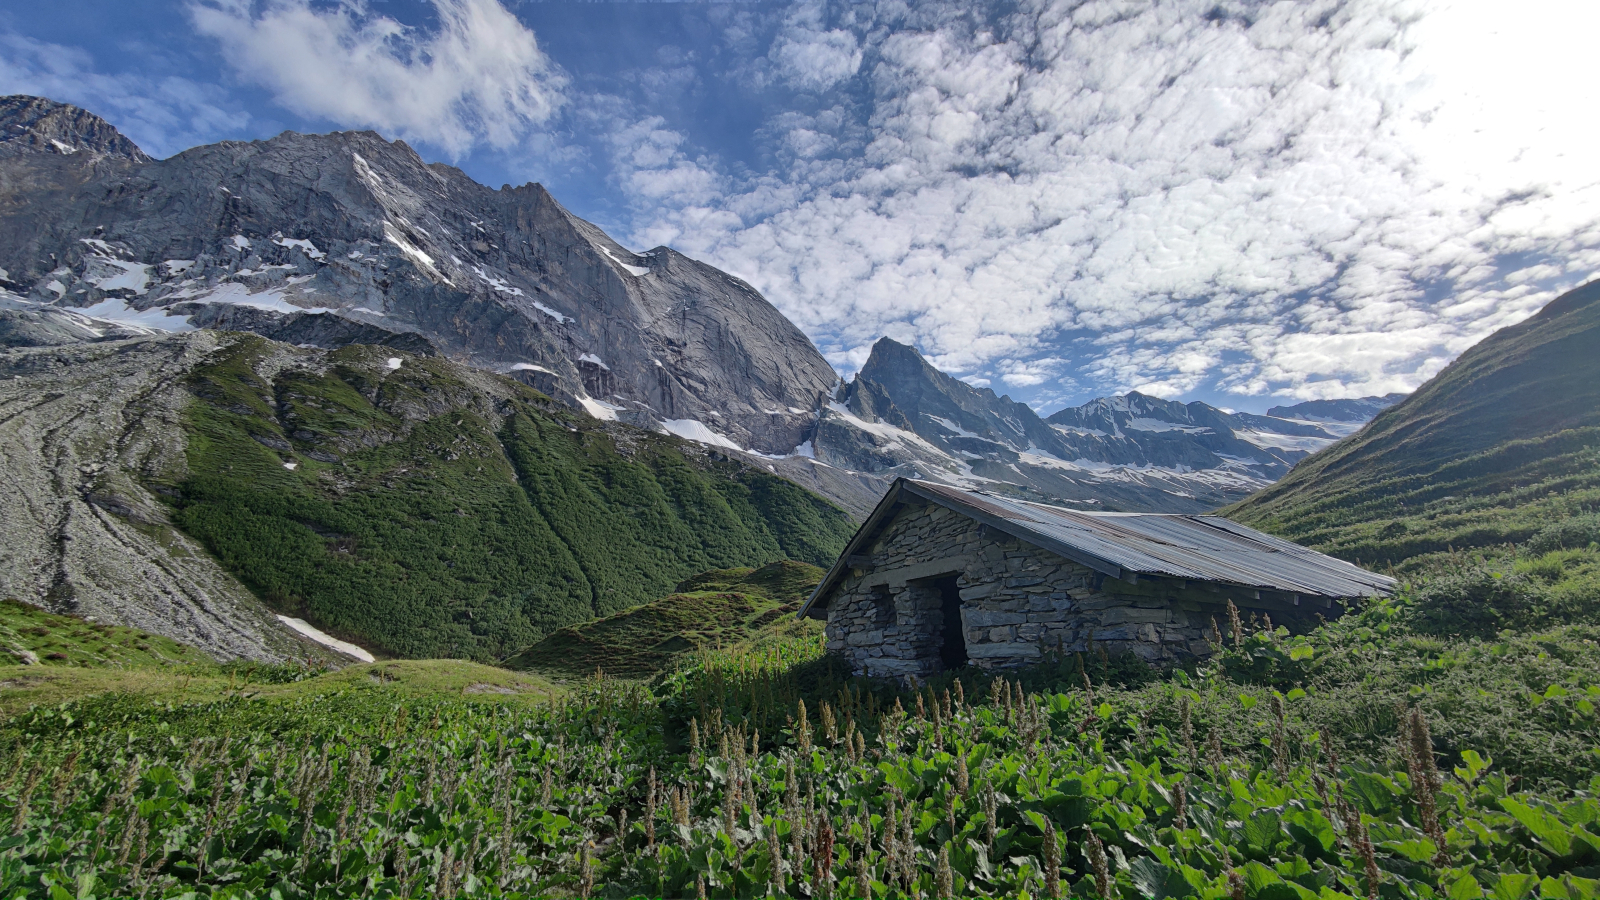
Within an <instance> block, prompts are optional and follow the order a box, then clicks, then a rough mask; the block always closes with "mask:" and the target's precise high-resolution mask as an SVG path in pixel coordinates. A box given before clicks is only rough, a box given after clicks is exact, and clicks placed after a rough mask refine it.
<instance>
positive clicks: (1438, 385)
mask: <svg viewBox="0 0 1600 900" xmlns="http://www.w3.org/2000/svg"><path fill="white" fill-rule="evenodd" d="M1597 348H1600V282H1590V283H1589V284H1586V285H1584V286H1582V287H1579V288H1576V289H1574V290H1572V291H1569V292H1567V293H1566V294H1563V295H1562V296H1560V297H1558V298H1556V299H1555V300H1553V301H1551V302H1550V303H1549V304H1548V305H1546V306H1545V307H1544V309H1542V310H1540V311H1539V312H1538V313H1535V314H1534V315H1533V316H1531V317H1530V318H1528V319H1526V320H1524V321H1523V322H1520V323H1518V324H1516V325H1510V326H1507V327H1505V328H1502V329H1500V330H1499V331H1496V332H1495V333H1493V334H1491V335H1490V336H1489V337H1487V338H1485V339H1484V340H1482V341H1481V342H1479V343H1478V344H1476V345H1475V346H1473V347H1471V348H1469V349H1468V350H1467V351H1466V352H1464V353H1462V354H1461V356H1459V357H1457V358H1456V359H1455V360H1454V361H1453V362H1451V363H1450V364H1449V365H1448V366H1446V367H1445V368H1444V370H1443V371H1441V372H1440V373H1439V374H1438V375H1436V376H1434V377H1433V378H1432V379H1430V380H1429V381H1428V382H1427V383H1426V384H1424V385H1423V386H1422V387H1420V388H1418V389H1417V391H1416V392H1415V393H1413V394H1412V395H1411V396H1410V397H1408V398H1407V399H1406V400H1404V401H1402V402H1401V403H1399V404H1396V405H1394V406H1392V407H1390V408H1388V409H1386V410H1384V411H1383V412H1381V413H1379V414H1378V416H1377V417H1376V418H1374V419H1373V420H1372V421H1371V422H1369V423H1368V424H1367V425H1366V426H1365V427H1363V428H1362V429H1361V430H1360V431H1358V432H1357V433H1355V434H1354V435H1352V436H1351V437H1349V438H1348V439H1346V440H1345V441H1343V442H1341V443H1339V444H1337V445H1335V446H1333V447H1330V448H1328V449H1327V450H1325V451H1323V452H1322V453H1318V454H1316V455H1315V456H1313V457H1311V458H1309V459H1307V460H1305V461H1303V462H1302V463H1301V464H1300V465H1298V466H1296V467H1295V469H1294V471H1293V472H1291V473H1289V475H1288V476H1287V477H1285V478H1284V479H1283V480H1281V481H1279V482H1278V483H1276V484H1274V485H1272V486H1271V487H1268V488H1266V489H1265V490H1263V491H1261V492H1260V493H1258V494H1255V495H1253V496H1251V497H1250V498H1248V499H1246V500H1244V501H1241V502H1240V503H1238V504H1236V505H1234V506H1231V507H1229V508H1228V509H1226V510H1223V512H1224V513H1225V514H1227V515H1229V516H1231V517H1234V518H1237V519H1238V520H1239V521H1241V522H1244V523H1245V524H1249V525H1253V526H1256V527H1261V528H1264V529H1266V530H1271V531H1274V532H1275V533H1279V534H1283V535H1285V536H1288V537H1291V538H1292V539H1295V540H1297V541H1301V542H1302V543H1308V544H1310V545H1312V546H1315V547H1318V548H1319V549H1324V550H1325V551H1327V552H1332V553H1336V554H1338V555H1342V556H1345V557H1346V558H1364V559H1368V560H1373V559H1404V558H1407V557H1411V556H1416V555H1419V554H1423V553H1428V552H1439V551H1448V550H1450V549H1462V548H1473V547H1485V546H1491V545H1495V544H1502V543H1514V542H1518V541H1521V540H1525V539H1526V538H1528V537H1529V536H1531V535H1533V534H1535V533H1537V532H1538V531H1539V530H1540V529H1541V528H1543V527H1544V526H1545V525H1547V524H1548V523H1549V522H1550V521H1553V520H1557V519H1561V518H1566V517H1568V516H1571V515H1575V514H1580V513H1583V512H1585V511H1588V512H1593V511H1594V510H1595V509H1600V478H1597V477H1596V472H1600V352H1596V351H1597Z"/></svg>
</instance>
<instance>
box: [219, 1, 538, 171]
mask: <svg viewBox="0 0 1600 900" xmlns="http://www.w3.org/2000/svg"><path fill="white" fill-rule="evenodd" d="M431 2H432V4H433V7H434V11H435V13H436V14H437V17H438V22H437V25H436V26H435V27H431V28H428V29H426V30H424V29H418V28H415V27H410V26H407V25H404V24H402V23H400V22H398V21H396V20H395V19H393V18H390V17H388V16H383V15H379V14H376V13H374V12H373V11H372V10H371V9H370V8H369V7H368V6H367V5H366V4H365V3H363V2H359V0H342V2H340V3H338V4H336V5H334V6H331V7H327V6H313V5H312V4H311V3H310V2H309V0H267V2H265V3H260V4H257V3H252V2H249V0H207V2H195V3H193V4H192V5H191V6H190V7H189V13H190V16H191V18H192V19H193V21H194V25H195V27H196V28H197V29H198V30H199V31H200V33H201V34H204V35H206V36H208V37H211V38H213V39H215V40H216V41H217V42H218V44H219V45H220V48H221V50H222V53H223V56H224V57H225V58H226V59H227V61H228V63H229V65H230V66H232V67H233V69H234V70H235V71H236V72H237V73H238V75H239V76H240V77H241V78H243V79H245V80H247V81H251V82H254V83H257V84H259V85H261V86H262V87H264V88H266V89H268V90H269V91H271V92H272V94H273V96H274V99H275V100H276V101H277V102H278V103H280V104H281V105H283V106H284V107H285V108H287V109H290V110H292V111H294V112H296V113H298V114H300V115H304V116H308V117H312V118H321V119H325V120H328V121H332V122H335V123H338V124H339V125H343V126H347V127H349V126H357V127H361V126H364V127H371V128H376V129H379V130H381V131H383V132H385V133H386V134H388V135H390V136H398V137H403V138H406V139H409V140H413V141H418V142H422V143H426V144H429V145H432V146H434V147H437V148H439V149H441V150H443V151H444V152H445V153H446V154H449V155H452V156H459V155H460V154H463V153H466V152H467V151H469V150H471V149H472V148H473V147H474V146H477V145H479V144H484V143H486V144H488V145H490V146H492V147H496V148H502V149H503V148H507V147H510V146H512V145H514V144H515V143H516V142H517V141H518V140H519V139H521V138H522V137H523V136H524V135H525V134H526V133H527V132H528V131H529V129H531V128H533V127H534V126H536V125H538V124H540V123H543V122H545V121H546V120H548V119H549V118H550V116H551V115H552V114H554V113H555V112H556V111H557V110H558V109H559V108H560V106H561V105H562V103H563V95H562V89H563V87H564V85H565V83H566V78H565V76H564V75H563V74H562V73H561V72H560V71H559V69H558V68H557V67H556V66H555V65H553V64H552V63H551V62H550V60H549V58H548V57H547V56H546V55H545V54H544V52H543V51H542V50H540V48H539V44H538V41H537V40H536V39H535V36H534V34H533V32H532V31H531V30H529V29H528V28H527V26H525V25H523V24H522V23H521V22H520V21H518V20H517V18H516V17H515V16H514V15H512V14H511V12H510V11H509V10H507V9H506V8H505V7H504V6H502V5H501V4H500V3H499V2H498V0H431Z"/></svg>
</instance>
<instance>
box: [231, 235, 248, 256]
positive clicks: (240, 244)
mask: <svg viewBox="0 0 1600 900" xmlns="http://www.w3.org/2000/svg"><path fill="white" fill-rule="evenodd" d="M233 249H235V250H238V251H240V252H243V251H245V250H249V249H250V239H249V238H247V237H245V236H244V235H242V234H236V235H234V236H233Z"/></svg>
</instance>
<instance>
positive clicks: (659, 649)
mask: <svg viewBox="0 0 1600 900" xmlns="http://www.w3.org/2000/svg"><path fill="white" fill-rule="evenodd" d="M822 575H823V570H822V569H819V568H817V567H816V566H812V565H807V564H806V563H801V562H794V561H792V560H785V561H782V562H776V563H770V564H768V565H765V566H762V567H761V568H759V569H748V568H742V569H722V570H717V571H711V572H704V573H702V574H700V575H696V576H695V577H694V578H691V579H688V580H687V581H684V582H683V583H682V584H679V585H678V586H677V588H676V590H675V591H674V592H673V593H672V594H670V595H668V596H666V597H662V598H661V599H659V600H655V601H652V602H650V603H646V604H644V605H643V606H638V607H634V608H633V609H630V610H627V611H625V612H620V613H616V614H614V615H610V616H606V617H605V618H601V619H597V620H595V621H593V622H586V623H584V624H582V625H574V626H570V627H568V628H563V629H561V630H560V631H557V632H555V633H554V634H551V635H550V636H548V637H546V638H545V639H544V640H542V641H540V642H539V643H537V644H535V645H533V646H532V647H530V648H528V649H527V650H526V651H524V652H522V653H519V654H517V655H516V656H515V657H513V658H511V659H509V660H507V661H506V663H505V664H506V665H507V666H508V667H510V668H513V669H527V670H530V671H534V672H538V673H540V674H542V675H548V676H551V677H555V678H564V679H573V678H582V677H587V676H590V675H593V674H594V673H595V672H596V671H597V670H599V671H603V672H604V673H605V674H607V675H611V676H615V677H621V678H646V677H649V676H651V675H655V674H657V673H659V672H663V671H666V670H667V669H670V668H671V667H672V666H673V665H674V663H675V662H676V661H677V660H678V659H680V658H681V657H683V656H684V655H685V654H690V653H694V652H695V651H698V650H703V649H711V648H717V647H731V646H733V645H736V644H740V643H743V642H747V641H751V640H760V639H764V638H770V637H775V636H779V635H786V634H787V635H793V634H813V633H820V632H821V630H822V626H821V623H819V622H813V621H804V622H801V621H796V620H795V618H794V613H795V612H797V611H798V610H799V609H800V603H801V601H802V600H804V599H805V597H806V594H808V593H809V592H810V591H811V589H812V588H814V587H816V586H817V582H819V581H821V580H822Z"/></svg>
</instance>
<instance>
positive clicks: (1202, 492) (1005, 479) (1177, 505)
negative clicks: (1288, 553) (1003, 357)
mask: <svg viewBox="0 0 1600 900" xmlns="http://www.w3.org/2000/svg"><path fill="white" fill-rule="evenodd" d="M1353 402H1354V401H1353ZM1360 402H1361V403H1366V402H1367V401H1360ZM1352 408H1354V407H1352ZM1362 421H1364V420H1362ZM1358 424H1359V423H1354V424H1345V423H1340V424H1329V423H1324V422H1316V421H1309V420H1299V419H1288V418H1279V417H1272V416H1256V415H1250V414H1242V413H1226V412H1223V411H1222V410H1220V409H1217V408H1215V407H1212V406H1208V405H1206V404H1204V403H1198V402H1196V403H1188V404H1183V403H1175V402H1171V401H1166V400H1160V399H1157V398H1155V397H1147V396H1145V395H1143V394H1139V393H1137V392H1134V393H1129V394H1126V395H1123V396H1117V397H1105V398H1101V399H1098V400H1094V401H1091V402H1090V403H1087V404H1084V405H1083V406H1080V407H1073V408H1069V409H1064V410H1061V411H1060V412H1057V413H1055V414H1054V415H1052V416H1050V417H1049V418H1048V419H1041V418H1040V417H1039V416H1038V415H1037V414H1035V413H1034V411H1033V410H1032V409H1030V408H1029V407H1027V406H1026V405H1024V404H1021V403H1017V402H1015V401H1013V400H1011V399H1010V398H1009V397H1001V396H997V395H996V394H995V393H994V392H993V391H991V390H989V389H987V388H975V387H972V386H971V385H969V384H966V383H965V382H962V381H960V380H958V379H955V378H952V377H950V376H949V375H946V374H944V373H943V372H940V371H938V370H937V369H935V368H934V367H933V366H931V365H929V364H928V362H927V361H926V360H924V359H923V358H922V357H921V356H920V355H919V354H918V353H917V351H916V350H915V349H914V348H911V347H907V346H905V345H903V344H899V343H896V342H894V341H892V340H889V339H888V338H884V339H883V340H880V341H879V342H878V343H877V344H876V345H875V346H874V347H873V348H872V355H871V356H870V357H869V358H868V360H867V363H866V365H865V366H863V367H862V369H861V372H860V373H859V374H858V375H857V376H856V378H855V380H854V381H852V382H851V383H850V384H848V385H847V386H845V387H844V388H843V389H842V390H841V391H840V392H839V393H838V395H837V398H836V400H835V402H833V403H831V404H830V405H829V406H828V408H826V409H825V410H823V411H822V413H821V416H820V420H819V422H818V425H817V432H816V437H815V440H814V442H813V445H812V447H813V451H814V453H815V455H816V458H817V460H819V461H821V462H824V463H827V464H828V465H830V466H834V467H836V468H841V469H844V470H846V471H850V472H858V471H859V472H866V473H870V474H872V475H874V476H877V477H878V478H881V479H884V481H883V484H884V485H885V486H886V485H887V483H888V481H889V480H892V479H893V478H894V477H896V476H902V475H903V476H907V477H912V478H924V479H930V480H934V481H942V482H944V483H947V484H954V485H959V486H963V487H982V488H984V489H986V490H998V491H1001V492H1003V493H1016V494H1019V495H1021V496H1025V497H1031V498H1033V499H1045V500H1051V501H1055V502H1060V501H1067V502H1069V503H1071V502H1077V503H1079V504H1084V505H1088V506H1090V507H1092V508H1099V509H1121V510H1129V511H1141V512H1200V511H1204V510H1208V509H1212V508H1214V507H1217V506H1220V505H1223V504H1225V503H1229V502H1233V501H1235V500H1237V499H1239V498H1241V497H1244V496H1246V495H1248V494H1250V493H1252V492H1254V491H1256V490H1259V489H1260V488H1262V487H1264V486H1266V485H1268V484H1271V483H1272V482H1273V481H1275V480H1277V479H1278V478H1280V477H1282V476H1283V475H1284V474H1285V473H1286V472H1288V471H1289V469H1290V467H1292V466H1293V465H1294V463H1295V462H1296V461H1297V460H1299V459H1300V458H1302V457H1304V456H1306V455H1307V454H1308V453H1310V452H1313V451H1316V450H1319V449H1321V448H1323V447H1326V446H1328V445H1329V444H1331V443H1333V442H1334V441H1335V440H1338V439H1339V438H1340V437H1342V436H1343V435H1345V434H1348V433H1349V432H1350V431H1352V430H1354V429H1355V428H1356V427H1358Z"/></svg>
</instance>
